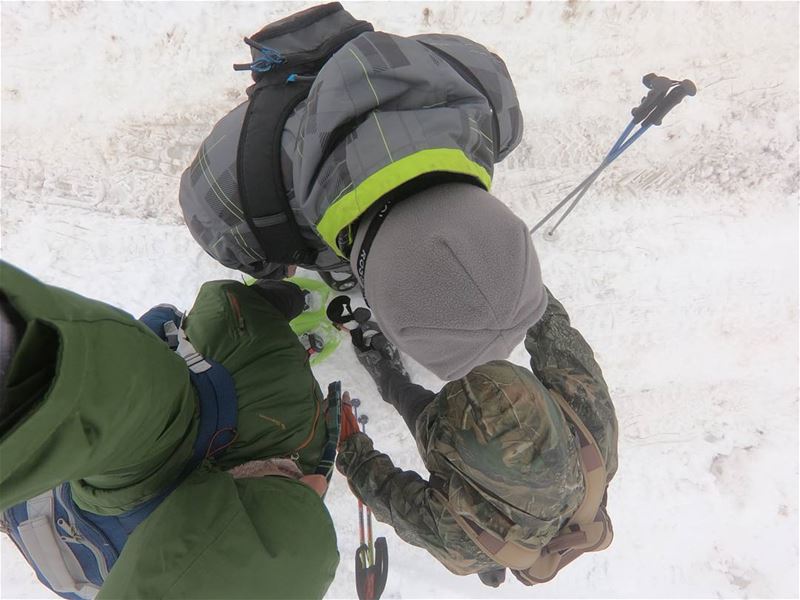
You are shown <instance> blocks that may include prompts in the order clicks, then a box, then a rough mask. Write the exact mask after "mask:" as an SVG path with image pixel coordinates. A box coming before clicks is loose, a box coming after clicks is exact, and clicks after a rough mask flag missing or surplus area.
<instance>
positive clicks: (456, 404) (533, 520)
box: [337, 296, 617, 575]
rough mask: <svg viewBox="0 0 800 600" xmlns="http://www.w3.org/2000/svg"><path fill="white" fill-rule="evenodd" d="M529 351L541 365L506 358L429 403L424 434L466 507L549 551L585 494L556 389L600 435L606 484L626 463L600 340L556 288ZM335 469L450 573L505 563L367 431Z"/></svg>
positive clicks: (497, 530) (437, 469)
mask: <svg viewBox="0 0 800 600" xmlns="http://www.w3.org/2000/svg"><path fill="white" fill-rule="evenodd" d="M525 347H526V349H527V350H528V353H529V354H530V356H531V369H532V371H533V372H531V371H528V370H527V369H524V368H522V367H518V366H516V365H512V364H511V363H508V362H506V361H493V362H491V363H487V364H486V365H482V366H480V367H476V368H475V369H473V370H472V371H471V372H470V373H469V374H468V375H467V376H466V377H464V378H462V379H459V380H457V381H453V382H450V383H448V384H447V385H445V387H444V388H443V389H442V390H441V391H440V392H439V393H438V394H437V395H436V397H435V398H434V399H433V401H432V402H431V403H430V404H429V405H428V406H427V407H425V408H424V409H423V410H422V412H421V413H420V415H419V417H418V418H417V421H416V428H415V429H416V435H415V437H416V441H417V447H418V449H419V452H420V455H421V456H422V459H423V461H424V463H425V466H426V467H427V469H428V471H429V472H430V473H431V475H436V476H437V477H438V478H439V480H440V481H442V482H444V483H443V485H444V489H445V490H446V492H447V496H448V498H449V501H448V502H449V504H450V505H451V506H452V507H454V509H455V510H456V511H457V512H458V513H459V514H462V515H465V516H467V517H469V518H470V519H471V520H472V521H474V522H475V523H477V524H478V525H480V526H481V527H482V528H483V529H484V530H486V531H488V532H490V533H492V534H493V535H495V536H496V537H499V538H501V539H503V540H506V541H513V542H516V543H518V544H520V545H523V546H527V547H530V548H541V547H542V546H544V545H545V544H547V543H548V542H549V541H550V540H551V539H552V538H553V537H554V536H555V535H556V533H557V532H558V531H559V529H561V527H562V526H563V525H564V524H565V523H566V521H567V520H568V519H569V517H570V516H571V515H572V514H573V513H574V512H575V510H576V509H577V508H578V505H579V504H580V502H581V501H582V500H583V497H584V483H583V477H582V475H581V472H580V464H579V462H578V451H577V448H576V446H575V443H574V435H575V431H574V428H573V426H572V425H570V424H568V423H567V421H566V419H565V418H564V415H563V413H562V411H561V410H560V409H559V408H558V406H557V403H556V402H555V401H554V399H553V397H552V395H553V394H554V393H559V394H561V395H562V396H563V397H564V398H565V399H566V401H567V402H568V403H569V404H570V406H572V407H573V409H574V410H575V411H576V412H577V413H578V415H579V416H580V417H581V419H582V420H583V421H584V423H585V424H586V426H587V427H588V428H589V430H590V431H591V432H592V434H593V436H594V437H595V439H596V440H597V442H598V445H599V447H600V451H601V453H602V455H603V458H604V460H605V464H606V469H607V473H608V481H610V480H611V478H612V477H613V476H614V473H615V472H616V470H617V420H616V416H615V413H614V407H613V404H612V403H611V399H610V397H609V394H608V388H607V387H606V383H605V381H604V380H603V376H602V373H601V371H600V367H599V366H598V365H597V363H596V362H595V360H594V356H593V354H592V351H591V348H589V346H588V344H587V343H586V341H585V340H584V339H583V337H582V336H581V335H580V333H578V332H577V331H576V330H575V329H573V328H572V327H570V324H569V317H568V316H567V313H566V311H565V310H564V307H563V306H562V305H561V304H560V303H559V302H558V301H557V300H556V299H555V298H553V297H552V296H550V298H549V303H548V307H547V310H546V311H545V314H544V316H543V317H542V319H541V320H540V321H539V322H538V323H537V324H536V325H534V326H533V327H531V328H530V329H529V330H528V334H527V337H526V340H525ZM337 467H338V468H339V470H340V471H341V472H342V473H343V474H344V475H345V476H346V477H347V479H348V481H349V483H350V486H351V488H352V489H353V491H354V492H355V493H356V494H357V495H358V496H359V497H360V498H362V500H363V501H364V502H365V503H366V504H367V505H368V506H369V507H370V508H371V509H372V510H373V512H374V513H375V516H376V517H377V519H378V520H379V521H382V522H385V523H388V524H390V525H391V526H392V527H394V529H395V531H396V532H397V534H398V535H399V536H400V537H401V538H403V539H404V540H406V541H407V542H409V543H411V544H414V545H415V546H419V547H421V548H425V549H426V550H428V551H429V552H430V553H431V554H432V555H433V556H435V557H436V558H437V559H438V560H439V561H440V562H441V563H442V564H443V565H444V566H445V567H447V568H448V569H449V570H451V571H452V572H454V573H456V574H459V575H467V574H470V573H484V572H489V571H492V570H496V569H497V568H498V566H499V565H498V564H497V563H495V562H494V560H493V559H491V558H490V557H489V556H487V555H486V554H485V553H484V552H483V551H482V550H480V549H479V548H478V547H477V546H476V545H475V544H474V543H473V542H472V540H471V539H470V538H469V537H468V536H467V534H466V533H465V532H464V531H463V530H462V529H461V527H460V526H459V525H458V523H457V522H456V521H455V519H454V518H453V516H452V515H451V513H450V511H449V510H448V509H447V507H446V506H445V505H444V502H443V500H441V499H440V497H439V495H438V494H435V493H434V490H433V488H432V486H431V484H430V483H429V481H427V480H425V479H424V478H422V477H421V476H420V475H418V474H417V473H415V472H413V471H402V470H400V469H398V468H396V467H395V466H394V464H393V463H392V461H391V459H390V458H389V457H388V456H387V455H385V454H382V453H380V452H378V451H376V450H375V449H374V448H373V444H372V441H371V440H370V439H369V438H368V437H367V436H366V435H363V434H356V435H353V436H352V437H350V438H348V439H347V440H346V441H345V442H344V443H343V445H342V447H341V448H340V451H339V456H338V459H337Z"/></svg>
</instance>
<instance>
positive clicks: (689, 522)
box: [0, 2, 800, 598]
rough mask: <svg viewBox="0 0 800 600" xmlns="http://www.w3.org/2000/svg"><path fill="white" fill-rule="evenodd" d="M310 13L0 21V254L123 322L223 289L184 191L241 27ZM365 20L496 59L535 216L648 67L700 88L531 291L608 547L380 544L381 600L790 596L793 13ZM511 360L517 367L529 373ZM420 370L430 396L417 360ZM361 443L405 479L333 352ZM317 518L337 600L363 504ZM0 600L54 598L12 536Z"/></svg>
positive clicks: (347, 586) (381, 414)
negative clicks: (495, 554)
mask: <svg viewBox="0 0 800 600" xmlns="http://www.w3.org/2000/svg"><path fill="white" fill-rule="evenodd" d="M304 6H305V5H302V4H289V3H274V4H245V3H235V4H234V3H203V4H199V3H155V4H135V3H131V4H98V5H90V4H80V3H70V4H33V3H31V4H22V3H12V2H3V3H2V244H3V258H4V259H6V260H8V261H11V262H12V263H14V264H16V265H19V266H20V267H22V268H25V269H27V270H28V271H30V272H32V273H33V274H35V275H37V276H39V277H40V278H42V279H44V280H45V281H48V282H50V283H53V284H57V285H61V286H64V287H67V288H70V289H73V290H75V291H78V292H80V293H83V294H86V295H90V296H93V297H95V298H99V299H102V300H105V301H107V302H110V303H112V304H116V305H119V306H121V307H123V308H125V309H127V310H128V311H130V312H132V313H134V314H138V313H141V312H142V311H143V310H145V309H146V308H148V307H149V306H150V305H152V304H154V303H156V302H165V301H166V302H172V303H175V304H178V305H182V306H188V305H189V304H190V302H191V300H192V299H193V297H194V294H195V292H196V290H197V289H198V287H199V285H200V284H201V282H203V281H204V280H208V279H212V278H219V277H228V276H233V275H234V274H233V273H231V272H228V271H226V270H225V269H223V268H221V267H220V266H218V265H217V264H216V263H215V262H214V261H212V259H210V258H209V257H207V256H206V255H205V254H204V253H203V252H202V251H201V250H200V249H199V247H198V246H197V245H196V244H195V243H194V241H193V240H192V239H191V237H190V235H189V233H188V231H187V229H186V228H185V227H184V226H183V224H182V222H181V216H180V211H179V209H178V206H177V189H178V179H179V176H180V173H181V171H182V170H183V168H184V167H185V166H186V165H187V164H188V163H189V162H190V160H191V158H192V157H193V153H194V151H195V149H196V147H197V144H198V143H199V142H200V140H201V139H202V138H203V136H204V135H205V134H206V133H207V132H208V130H209V129H210V127H211V125H212V124H213V123H214V122H215V121H216V120H217V119H218V118H219V117H221V116H222V115H223V114H224V113H225V112H227V111H228V110H229V109H230V108H232V107H233V106H234V105H235V104H236V103H238V102H239V101H240V100H241V99H242V98H243V91H244V88H245V86H246V85H247V81H246V75H243V74H237V73H234V72H233V71H232V70H231V68H230V65H231V64H232V63H233V62H241V61H242V60H243V59H245V58H246V56H247V52H246V48H245V46H244V45H243V44H242V43H241V38H242V36H243V35H246V34H250V33H252V32H254V31H255V30H257V29H259V28H260V27H261V26H262V25H263V24H264V23H266V22H267V21H269V20H272V19H273V18H277V17H279V16H283V15H285V14H288V13H289V12H291V11H292V10H295V9H300V8H302V7H304ZM346 7H347V8H348V9H349V10H350V11H351V12H353V13H354V14H355V15H356V16H358V17H360V18H365V19H369V20H371V21H372V22H373V23H374V24H375V25H376V28H379V29H383V30H386V31H390V32H394V33H399V34H413V33H419V32H426V31H444V32H452V33H459V34H463V35H466V36H470V37H473V38H474V39H476V40H478V41H480V42H482V43H484V44H486V45H488V46H490V47H492V48H493V49H494V50H495V51H496V52H498V53H499V54H500V55H502V56H503V57H504V58H505V59H506V62H507V64H508V67H509V69H510V71H511V74H512V75H513V77H514V79H515V81H516V82H517V85H518V90H519V94H520V98H521V101H522V106H523V110H524V114H525V119H526V134H525V139H524V141H523V143H522V144H521V147H520V148H518V149H517V150H516V151H515V152H514V154H513V155H512V156H511V157H510V158H509V159H508V160H507V161H506V162H505V164H503V165H501V166H500V167H499V168H498V173H497V177H496V180H495V187H494V191H495V193H496V194H497V195H498V196H499V197H501V198H503V199H504V200H505V201H506V202H508V204H509V205H510V206H511V207H513V208H514V210H516V211H517V212H518V213H519V214H521V215H523V216H524V218H526V219H527V220H528V221H529V222H531V223H533V222H535V221H536V220H537V219H538V218H539V217H540V216H541V215H542V214H544V213H545V212H546V211H547V209H548V208H549V207H550V206H551V205H552V204H553V203H554V202H556V201H557V200H558V199H559V198H560V196H561V195H563V194H564V193H565V192H566V191H568V190H569V189H570V188H571V187H572V186H573V185H574V184H575V183H577V182H578V181H579V180H580V179H582V178H583V177H584V176H585V175H586V174H588V173H589V172H590V171H591V170H592V169H593V168H594V166H595V165H596V164H597V163H598V162H599V160H600V159H601V158H602V156H603V155H604V153H605V151H607V150H608V148H609V147H610V145H611V143H612V142H613V141H614V139H615V138H616V136H617V134H618V133H619V132H620V131H621V130H622V128H623V127H624V125H625V124H626V122H627V114H628V110H629V109H630V108H631V106H633V105H634V104H635V103H637V102H638V100H639V98H640V97H641V96H642V95H643V88H642V86H641V84H640V81H639V80H640V77H641V76H642V75H643V74H645V73H648V72H651V71H655V72H657V73H663V74H666V75H669V76H672V77H678V78H683V77H689V78H692V79H694V80H695V82H696V83H697V84H698V90H699V91H698V95H697V97H696V98H694V99H690V100H689V101H687V102H685V103H684V104H683V105H681V106H680V107H678V108H677V109H676V110H675V111H674V114H671V115H670V116H669V117H668V118H667V120H666V123H665V125H664V126H663V127H661V128H659V129H655V130H653V131H651V132H648V134H647V135H646V136H644V137H643V138H642V140H641V141H640V142H637V144H636V145H635V146H633V148H632V149H631V150H629V151H628V153H626V155H624V156H623V158H621V159H620V160H619V162H618V163H616V164H615V165H614V166H613V167H612V168H611V169H609V171H608V172H607V174H606V175H604V177H603V179H602V180H601V181H599V182H598V183H597V184H596V186H595V188H594V189H593V190H592V192H591V193H590V194H589V195H588V196H587V197H586V199H585V200H584V203H583V204H582V205H581V206H580V207H579V208H578V209H577V210H576V211H575V212H574V213H573V215H572V216H571V217H570V218H569V220H568V221H567V222H566V223H565V225H564V226H563V228H562V231H560V234H559V237H558V238H557V239H556V240H555V241H544V240H542V239H541V237H537V239H536V241H537V247H538V250H539V253H540V258H541V261H542V265H543V270H544V274H545V277H546V281H547V283H548V285H549V286H551V288H552V289H553V290H554V291H555V293H556V295H557V296H558V297H560V298H561V299H562V301H563V302H564V304H565V305H566V307H567V309H568V310H569V311H570V312H571V314H572V316H573V320H574V323H575V324H576V326H577V327H578V328H579V329H581V331H582V332H583V333H584V334H585V336H586V337H587V339H588V340H589V341H590V343H591V344H592V345H593V346H594V348H595V349H596V352H597V355H598V358H599V362H600V364H601V365H602V367H603V369H604V371H605V374H606V377H607V380H608V382H609V385H610V387H611V390H612V395H613V398H614V400H615V402H616V406H617V411H618V416H619V421H620V425H621V431H620V469H619V473H618V475H617V477H616V479H615V480H614V482H613V484H612V486H611V488H610V494H609V507H610V513H611V515H612V517H613V520H614V526H615V530H616V539H615V541H614V543H613V545H612V547H611V548H610V549H609V550H608V551H606V552H603V553H602V554H598V555H595V556H587V557H584V558H582V559H581V560H580V561H578V562H577V563H575V564H574V565H572V566H570V567H569V569H568V570H566V571H565V572H564V573H562V574H561V575H560V576H559V577H558V578H557V580H556V581H554V582H552V583H550V584H548V585H546V586H540V587H537V588H533V589H529V588H524V587H523V586H521V585H519V584H517V583H516V582H515V581H511V582H509V583H506V585H505V586H503V587H502V588H500V589H498V590H491V589H489V588H485V587H482V586H481V584H480V583H479V581H478V580H477V578H476V577H470V578H459V577H456V576H453V575H451V574H449V573H448V572H447V571H446V570H445V569H444V568H443V567H441V566H440V565H438V563H436V562H435V561H433V560H432V559H431V558H429V557H428V555H427V554H426V553H425V552H423V551H421V550H418V549H416V548H413V547H411V546H408V545H406V544H404V543H403V542H401V541H400V540H399V539H397V538H396V537H395V536H394V535H393V533H392V532H391V531H389V530H388V529H387V528H386V527H383V526H379V527H378V533H379V534H381V535H386V536H387V537H388V538H389V546H390V553H391V573H390V577H389V582H388V585H387V589H386V592H385V595H384V597H386V598H422V597H428V598H430V597H453V598H456V597H458V598H462V597H473V598H475V597H481V598H490V597H494V598H522V597H536V598H539V597H627V598H632V597H742V598H744V597H796V596H797V595H798V542H797V540H798V538H797V533H798V457H797V450H798V408H797V398H798V397H797V383H798V354H797V351H798V333H797V331H798V330H797V321H798V314H797V313H798V254H797V251H798V230H797V227H798V202H797V200H798V180H799V179H800V175H799V174H798V134H799V132H798V114H797V111H798V5H797V4H796V3H781V4H773V3H745V4H740V3H737V4H733V3H703V4H686V3H668V4H666V3H665V4H661V3H641V4H638V3H603V4H596V3H591V4H582V3H577V4H576V3H574V2H569V3H566V4H564V3H547V4H539V3H534V4H531V3H530V2H528V3H508V4H482V3H480V4H475V3H469V4H466V3H464V4H461V3H447V4H435V3H392V4H391V5H389V4H385V3H369V4H362V3H355V2H353V3H350V2H348V3H346ZM524 358H525V357H524V351H523V350H522V349H521V348H520V349H517V351H516V352H515V353H514V355H513V358H512V359H513V360H515V361H516V362H519V363H520V364H525V361H524ZM411 370H412V373H413V374H414V375H416V376H417V377H418V379H419V380H420V381H421V382H422V383H425V384H429V386H430V387H436V386H438V385H440V382H438V381H437V380H435V379H434V378H433V377H432V376H431V375H430V374H428V373H427V372H425V371H424V370H423V369H422V368H421V367H419V366H416V365H412V369H411ZM317 374H318V377H319V379H320V381H322V382H323V384H325V383H326V382H327V381H330V380H332V379H335V378H336V379H342V380H343V381H344V383H345V386H346V387H347V388H349V389H351V390H352V391H353V393H354V394H355V395H358V396H360V397H361V398H362V399H363V400H364V402H365V406H366V409H367V412H369V415H370V417H371V424H372V425H371V433H372V435H373V436H374V437H375V438H376V440H377V445H378V446H379V447H380V448H382V449H384V450H385V451H388V452H389V453H390V454H391V455H392V456H393V457H394V458H395V460H396V462H398V463H399V464H400V465H401V466H403V467H406V468H416V469H421V468H422V465H421V461H420V460H419V458H418V457H417V455H416V452H415V448H414V444H413V441H412V439H411V438H410V436H409V435H408V434H407V433H406V432H405V428H404V427H403V426H402V421H401V420H400V419H399V417H397V416H396V415H394V414H393V413H392V411H391V410H389V409H387V407H385V406H384V405H382V403H380V401H379V400H377V399H376V396H375V390H374V387H373V386H372V384H371V382H370V381H369V380H368V378H367V376H366V375H365V374H364V373H363V372H362V371H361V370H360V368H359V366H358V364H357V362H356V361H355V359H354V357H353V356H352V354H351V353H350V351H349V349H348V348H347V347H346V346H344V347H342V348H341V349H340V350H339V351H338V353H337V354H336V355H335V356H334V357H333V358H332V359H330V360H329V362H327V363H326V364H325V365H323V368H320V369H318V373H317ZM329 506H330V510H331V513H332V514H333V518H334V520H335V522H336V525H337V528H338V531H339V545H340V550H341V555H342V560H341V565H340V568H339V572H338V576H337V579H336V581H335V582H334V584H333V586H332V587H331V589H330V592H329V596H330V597H331V598H343V597H353V596H354V584H353V561H352V556H353V552H354V550H355V546H356V542H357V534H356V518H355V517H356V505H355V501H354V500H353V498H352V496H350V494H349V493H348V491H347V489H346V486H345V485H344V482H343V480H342V479H341V478H339V477H338V476H337V478H336V479H335V480H334V483H333V487H332V491H331V493H330V494H329ZM0 583H1V584H2V590H1V591H0V596H2V597H3V598H44V597H51V596H52V595H51V594H48V593H47V591H46V590H45V589H44V588H43V587H41V586H40V585H39V584H38V583H37V582H36V580H35V578H34V576H33V575H32V572H31V571H30V569H28V568H27V566H26V564H25V563H24V562H23V561H22V560H21V558H20V557H19V556H17V554H16V552H15V550H14V549H13V547H12V546H11V544H10V543H9V542H8V540H7V539H5V538H3V539H2V577H0Z"/></svg>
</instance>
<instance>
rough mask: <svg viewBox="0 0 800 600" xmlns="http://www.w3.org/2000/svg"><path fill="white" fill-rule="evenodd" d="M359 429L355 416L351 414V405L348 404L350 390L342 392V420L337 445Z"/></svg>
mask: <svg viewBox="0 0 800 600" xmlns="http://www.w3.org/2000/svg"><path fill="white" fill-rule="evenodd" d="M359 430H360V428H359V426H358V421H356V416H355V414H353V405H352V404H350V392H345V393H344V394H342V422H341V424H340V425H339V446H341V445H342V442H344V441H345V440H346V439H347V438H349V437H350V436H351V435H353V434H354V433H358V432H359Z"/></svg>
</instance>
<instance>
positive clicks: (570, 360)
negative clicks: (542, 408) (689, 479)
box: [525, 290, 618, 480]
mask: <svg viewBox="0 0 800 600" xmlns="http://www.w3.org/2000/svg"><path fill="white" fill-rule="evenodd" d="M547 295H548V304H547V309H546V310H545V312H544V315H543V316H542V318H541V319H540V320H539V321H538V322H537V323H536V324H535V325H534V326H533V327H531V328H530V329H529V330H528V333H527V335H526V337H525V349H526V350H527V351H528V354H530V357H531V369H532V370H533V373H534V374H535V375H536V376H537V377H538V378H539V380H540V381H541V382H542V383H543V384H544V386H545V387H546V388H548V389H550V390H554V391H556V392H558V393H559V394H561V395H562V396H563V397H564V399H565V400H566V401H567V402H568V403H569V405H570V406H571V407H572V408H573V409H574V410H575V412H576V413H577V414H578V416H579V417H580V418H581V419H582V420H583V422H584V423H585V424H586V426H587V427H588V428H589V430H590V431H591V432H592V434H593V435H594V437H595V439H596V440H597V444H598V446H599V447H600V451H601V452H602V454H603V458H604V460H605V462H606V470H607V472H608V479H609V480H611V478H612V477H613V476H614V473H615V472H616V470H617V431H618V426H617V417H616V414H615V411H614V405H613V404H612V402H611V397H610V395H609V393H608V386H607V385H606V382H605V379H604V378H603V372H602V371H601V369H600V366H599V365H598V364H597V361H595V358H594V353H593V352H592V349H591V347H590V346H589V344H588V343H587V342H586V340H585V339H584V338H583V336H582V335H581V334H580V332H578V331H577V330H576V329H575V328H573V327H572V326H571V325H570V321H569V315H567V311H566V310H565V309H564V306H563V305H562V304H561V303H560V302H559V301H558V300H556V299H555V297H553V295H552V293H551V292H550V290H547Z"/></svg>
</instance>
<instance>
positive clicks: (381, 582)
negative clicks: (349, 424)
mask: <svg viewBox="0 0 800 600" xmlns="http://www.w3.org/2000/svg"><path fill="white" fill-rule="evenodd" d="M351 405H352V407H353V413H354V415H355V417H356V420H357V421H358V423H359V424H360V425H361V433H364V434H366V432H367V423H368V422H369V418H368V417H367V415H365V414H362V415H359V414H358V407H359V406H360V405H361V401H360V400H359V399H358V398H353V400H352V401H351ZM365 513H366V524H367V527H366V534H365V532H364V521H365V518H364V515H365ZM358 539H359V546H358V549H356V592H357V594H358V598H359V600H378V599H379V598H380V597H381V594H383V590H384V588H385V587H386V578H387V576H388V574H389V549H388V546H387V545H386V538H385V537H379V538H378V539H377V540H375V541H374V543H373V539H372V511H371V510H370V508H369V506H366V505H365V504H364V503H363V502H362V500H361V498H359V499H358Z"/></svg>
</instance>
